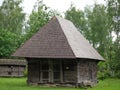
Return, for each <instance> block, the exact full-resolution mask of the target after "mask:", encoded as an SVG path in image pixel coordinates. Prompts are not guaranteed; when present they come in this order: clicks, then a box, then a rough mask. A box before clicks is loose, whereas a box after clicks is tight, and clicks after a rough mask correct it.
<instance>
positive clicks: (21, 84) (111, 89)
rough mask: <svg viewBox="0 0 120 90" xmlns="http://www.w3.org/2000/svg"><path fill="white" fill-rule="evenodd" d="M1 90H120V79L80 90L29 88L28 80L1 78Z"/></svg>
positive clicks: (68, 89)
mask: <svg viewBox="0 0 120 90" xmlns="http://www.w3.org/2000/svg"><path fill="white" fill-rule="evenodd" d="M0 90H120V79H105V80H103V81H99V84H97V85H96V86H95V87H93V88H88V89H80V88H70V87H42V86H28V85H27V84H26V78H0Z"/></svg>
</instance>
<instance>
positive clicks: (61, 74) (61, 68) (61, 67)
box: [60, 60, 63, 83]
mask: <svg viewBox="0 0 120 90" xmlns="http://www.w3.org/2000/svg"><path fill="white" fill-rule="evenodd" d="M62 64H63V63H62V60H60V82H61V83H63V65H62Z"/></svg>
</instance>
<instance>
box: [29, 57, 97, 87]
mask: <svg viewBox="0 0 120 90" xmlns="http://www.w3.org/2000/svg"><path fill="white" fill-rule="evenodd" d="M27 61H28V84H48V83H53V84H57V83H58V84H61V83H62V84H74V85H77V84H78V83H79V84H81V83H82V82H84V81H90V82H91V83H92V84H96V83H97V61H95V60H94V61H91V60H82V59H73V60H72V59H70V60H66V59H61V60H60V59H58V60H56V59H44V60H43V59H28V60H27Z"/></svg>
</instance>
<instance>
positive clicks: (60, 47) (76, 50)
mask: <svg viewBox="0 0 120 90" xmlns="http://www.w3.org/2000/svg"><path fill="white" fill-rule="evenodd" d="M13 56H18V57H29V58H87V59H95V60H104V59H103V58H102V56H101V55H100V54H99V53H98V52H97V51H96V50H95V49H94V48H93V47H92V46H91V45H90V44H89V42H88V41H87V40H86V39H85V38H84V37H83V36H82V35H81V33H80V32H79V31H78V30H77V29H76V27H75V26H74V25H73V23H72V22H71V21H69V20H66V19H63V18H60V17H53V18H52V19H51V20H50V21H49V22H48V23H47V24H46V25H45V26H44V27H43V28H42V29H40V30H39V31H38V32H37V33H36V34H35V35H33V36H32V37H31V38H30V39H29V40H28V41H27V42H26V43H25V44H24V45H22V46H21V47H20V48H19V49H18V50H17V51H16V52H15V53H14V54H13Z"/></svg>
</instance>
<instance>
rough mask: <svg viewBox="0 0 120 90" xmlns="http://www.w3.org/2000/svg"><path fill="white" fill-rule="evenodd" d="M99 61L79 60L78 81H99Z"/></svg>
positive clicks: (94, 82)
mask: <svg viewBox="0 0 120 90" xmlns="http://www.w3.org/2000/svg"><path fill="white" fill-rule="evenodd" d="M97 63H98V61H95V60H78V63H77V78H78V79H77V80H78V83H82V82H84V81H91V82H92V83H93V84H96V83H97V71H98V70H97Z"/></svg>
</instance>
